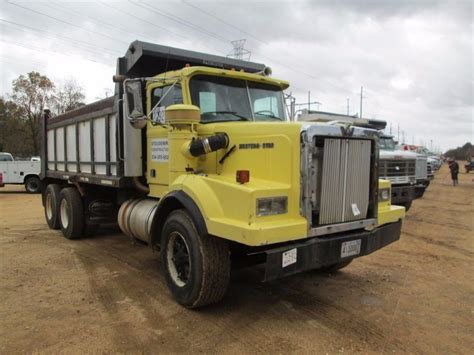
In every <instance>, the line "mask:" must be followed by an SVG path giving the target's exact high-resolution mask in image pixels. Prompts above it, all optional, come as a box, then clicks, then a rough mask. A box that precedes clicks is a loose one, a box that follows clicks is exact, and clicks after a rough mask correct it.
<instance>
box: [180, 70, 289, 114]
mask: <svg viewBox="0 0 474 355" xmlns="http://www.w3.org/2000/svg"><path fill="white" fill-rule="evenodd" d="M189 88H190V91H191V100H192V103H193V105H196V106H199V108H200V109H201V121H202V122H204V123H206V122H222V121H286V111H285V106H284V101H283V93H282V91H281V89H280V88H279V87H278V86H275V85H269V84H263V83H255V82H252V81H247V80H242V79H231V78H223V77H215V76H209V75H196V76H194V77H193V78H192V79H191V81H190V84H189Z"/></svg>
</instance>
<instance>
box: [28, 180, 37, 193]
mask: <svg viewBox="0 0 474 355" xmlns="http://www.w3.org/2000/svg"><path fill="white" fill-rule="evenodd" d="M27 186H28V190H29V191H36V189H37V188H38V185H37V184H36V182H35V181H28V184H27Z"/></svg>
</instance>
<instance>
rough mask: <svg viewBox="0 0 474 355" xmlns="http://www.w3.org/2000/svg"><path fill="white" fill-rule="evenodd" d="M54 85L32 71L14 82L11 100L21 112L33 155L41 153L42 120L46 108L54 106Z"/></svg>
mask: <svg viewBox="0 0 474 355" xmlns="http://www.w3.org/2000/svg"><path fill="white" fill-rule="evenodd" d="M53 91H54V84H53V82H52V81H51V80H50V79H49V78H48V77H46V76H44V75H41V74H40V73H38V72H35V71H32V72H30V73H28V74H26V75H20V76H19V77H18V78H17V79H15V80H13V84H12V94H11V96H10V98H11V100H12V101H13V102H14V103H15V104H16V106H17V107H18V108H19V110H20V111H21V116H20V119H21V120H23V121H24V122H25V123H26V127H27V128H28V130H29V135H30V137H31V142H32V150H33V154H35V155H38V154H39V153H40V142H41V137H40V131H41V118H42V117H43V111H44V109H45V108H49V107H51V105H52V104H53Z"/></svg>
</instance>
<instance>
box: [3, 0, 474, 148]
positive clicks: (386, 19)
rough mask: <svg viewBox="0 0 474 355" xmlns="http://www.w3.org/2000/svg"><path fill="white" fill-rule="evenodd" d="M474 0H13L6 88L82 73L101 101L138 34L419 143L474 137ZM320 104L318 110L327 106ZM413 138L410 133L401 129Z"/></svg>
mask: <svg viewBox="0 0 474 355" xmlns="http://www.w3.org/2000/svg"><path fill="white" fill-rule="evenodd" d="M473 11H474V9H473V4H472V2H471V1H446V0H445V1H421V0H419V1H403V0H397V1H395V0H393V1H382V0H365V1H362V0H361V1H359V0H353V1H337V0H332V1H291V2H284V1H255V0H254V1H235V0H233V1H227V2H226V1H192V0H185V1H169V2H166V1H148V0H147V1H141V0H133V1H122V2H110V1H106V0H104V1H103V2H97V1H90V2H88V1H81V2H78V1H54V2H50V1H42V2H36V1H18V0H11V1H2V2H1V3H0V26H1V27H0V28H1V37H0V75H1V77H0V95H6V94H8V93H9V91H10V88H11V81H12V80H13V79H15V78H16V77H18V76H19V75H20V74H23V73H27V72H29V71H31V70H36V71H39V72H41V73H42V74H46V75H47V76H48V77H50V78H51V79H52V80H53V81H54V82H56V83H58V84H60V83H61V82H62V81H64V80H65V79H67V78H75V79H76V80H77V81H78V82H79V84H80V85H81V86H82V87H83V88H84V89H85V92H86V95H87V101H88V102H92V101H95V100H96V99H98V98H102V97H104V96H105V95H106V93H107V92H108V93H109V94H110V92H112V90H113V83H112V80H111V78H112V75H113V74H114V73H115V59H116V58H117V57H118V56H121V55H123V54H124V53H125V51H126V49H127V47H128V44H129V43H130V42H132V41H133V40H135V39H139V40H144V41H149V42H155V43H159V44H164V45H170V46H174V47H180V48H186V49H191V50H197V51H203V52H208V53H212V54H217V55H227V54H228V53H229V52H231V50H232V45H231V43H230V41H232V40H237V39H244V38H245V39H246V40H247V41H246V44H245V48H246V49H248V50H249V51H251V53H252V54H251V60H253V61H257V62H262V63H265V64H266V65H268V66H270V67H272V69H273V76H275V77H278V78H282V79H285V80H288V81H289V82H290V84H291V86H290V89H289V91H292V93H293V94H294V95H296V97H297V99H298V100H297V101H298V102H306V101H307V97H308V94H307V93H308V91H311V101H318V102H321V105H320V107H319V109H320V110H323V111H331V112H337V113H345V112H346V103H347V99H349V101H350V113H351V114H355V113H358V112H359V109H360V107H359V103H360V97H359V93H360V87H361V86H363V87H364V99H363V116H365V117H369V118H378V119H384V120H387V121H389V122H391V123H392V127H393V133H394V134H395V135H397V127H398V125H400V127H401V128H400V130H401V131H403V132H404V133H405V140H406V142H407V143H412V142H414V143H415V144H420V143H424V144H425V145H427V146H428V147H429V146H430V141H431V140H433V142H434V143H433V144H434V145H435V146H439V147H441V148H442V149H443V150H444V149H447V148H450V147H455V146H458V145H462V144H464V143H465V142H467V141H471V142H472V141H473V112H474V111H473V108H474V96H473V84H474V79H473V65H474V64H473V33H474V32H473V31H474V28H473ZM315 108H316V106H314V105H313V106H312V109H315ZM400 138H401V134H400Z"/></svg>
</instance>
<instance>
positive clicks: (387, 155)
mask: <svg viewBox="0 0 474 355" xmlns="http://www.w3.org/2000/svg"><path fill="white" fill-rule="evenodd" d="M379 156H380V159H400V160H414V159H416V158H417V157H418V154H417V153H413V152H409V151H406V150H382V149H381V150H380V153H379Z"/></svg>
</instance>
